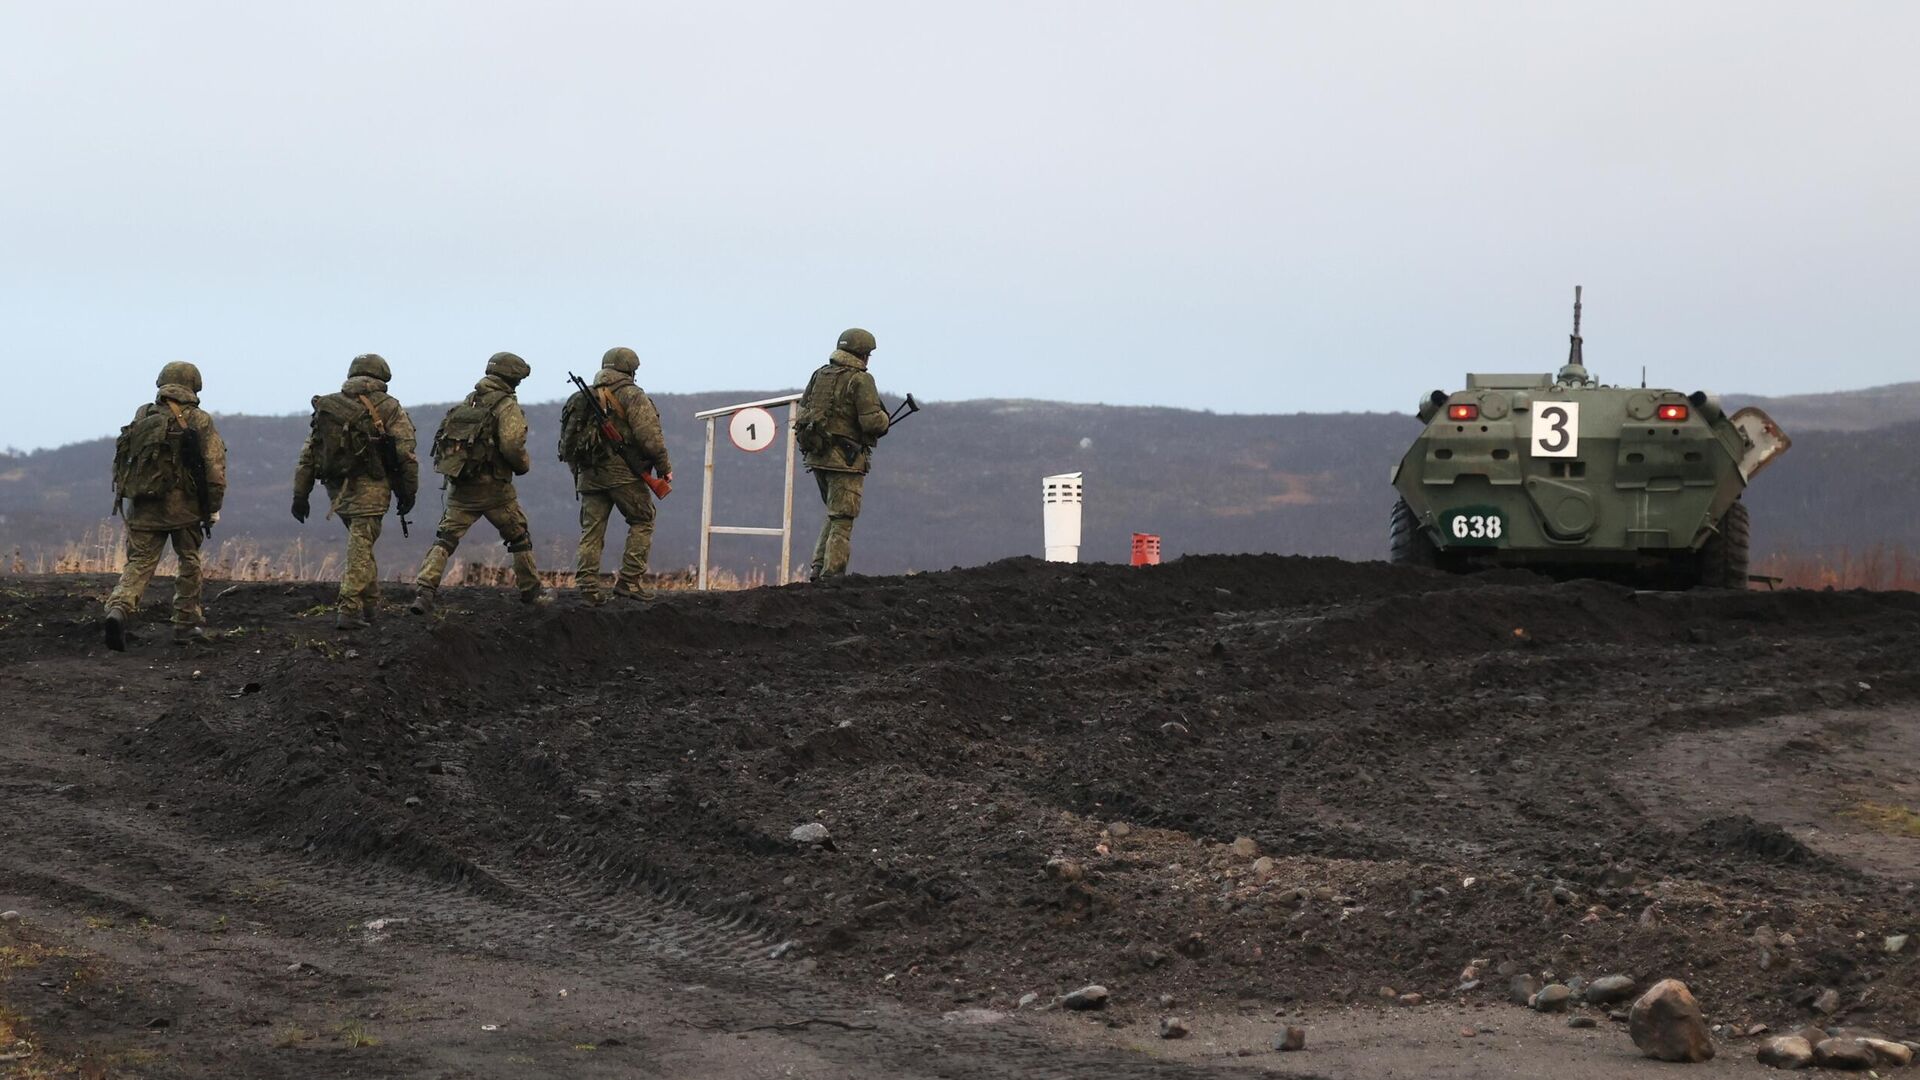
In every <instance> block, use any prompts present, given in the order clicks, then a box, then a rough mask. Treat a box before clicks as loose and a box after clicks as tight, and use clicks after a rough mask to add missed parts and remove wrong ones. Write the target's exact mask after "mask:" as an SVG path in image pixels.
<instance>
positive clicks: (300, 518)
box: [293, 495, 313, 525]
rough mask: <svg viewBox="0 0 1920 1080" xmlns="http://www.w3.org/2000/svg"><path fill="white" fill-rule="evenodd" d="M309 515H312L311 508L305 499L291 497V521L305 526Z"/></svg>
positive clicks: (298, 496) (299, 496) (303, 497)
mask: <svg viewBox="0 0 1920 1080" xmlns="http://www.w3.org/2000/svg"><path fill="white" fill-rule="evenodd" d="M311 513H313V506H312V504H310V503H308V502H307V497H306V496H305V495H295V496H294V497H293V520H295V521H297V522H299V523H300V524H302V525H305V524H306V523H307V515H309V514H311Z"/></svg>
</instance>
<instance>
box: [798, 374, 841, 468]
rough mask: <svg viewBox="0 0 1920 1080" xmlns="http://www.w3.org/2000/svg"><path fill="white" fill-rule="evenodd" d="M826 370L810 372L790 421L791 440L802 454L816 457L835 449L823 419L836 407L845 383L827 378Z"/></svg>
mask: <svg viewBox="0 0 1920 1080" xmlns="http://www.w3.org/2000/svg"><path fill="white" fill-rule="evenodd" d="M830 370H831V369H825V370H821V371H816V372H814V373H813V378H811V379H808V380H807V389H806V392H805V393H803V394H801V395H800V411H799V413H798V414H797V415H796V416H795V417H794V421H793V440H794V442H795V443H796V444H798V445H799V447H800V452H801V453H803V454H811V455H814V456H816V457H817V456H819V455H822V454H826V453H829V452H831V451H833V450H834V449H835V446H836V444H835V443H834V441H833V432H832V431H831V430H829V429H828V427H827V417H828V416H830V415H832V413H833V409H834V406H835V405H837V404H839V400H840V396H841V395H840V389H841V386H842V384H844V383H845V381H846V380H844V379H839V378H833V377H831V376H830V375H829V371H830Z"/></svg>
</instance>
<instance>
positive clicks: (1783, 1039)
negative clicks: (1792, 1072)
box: [1757, 1035, 1813, 1069]
mask: <svg viewBox="0 0 1920 1080" xmlns="http://www.w3.org/2000/svg"><path fill="white" fill-rule="evenodd" d="M1757 1056H1758V1058H1759V1061H1760V1064H1762V1065H1771V1066H1773V1067H1774V1068H1776V1069H1804V1068H1806V1067H1807V1066H1809V1065H1811V1064H1813V1046H1812V1044H1811V1043H1808V1042H1807V1040H1805V1039H1803V1038H1801V1037H1800V1036H1798V1035H1781V1036H1779V1037H1777V1038H1772V1039H1768V1040H1767V1041H1766V1042H1763V1043H1761V1044H1760V1052H1759V1054H1758V1055H1757Z"/></svg>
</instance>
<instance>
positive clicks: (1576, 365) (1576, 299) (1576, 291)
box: [1560, 285, 1593, 386]
mask: <svg viewBox="0 0 1920 1080" xmlns="http://www.w3.org/2000/svg"><path fill="white" fill-rule="evenodd" d="M1572 341H1573V346H1572V348H1570V349H1568V350H1567V363H1566V366H1565V367H1563V368H1561V369H1560V382H1561V383H1563V384H1565V385H1568V386H1587V385H1590V384H1592V382H1593V378H1592V377H1591V376H1589V375H1588V374H1587V365H1586V363H1585V362H1584V360H1583V359H1582V357H1581V355H1580V286H1578V285H1575V286H1574V287H1573V337H1572Z"/></svg>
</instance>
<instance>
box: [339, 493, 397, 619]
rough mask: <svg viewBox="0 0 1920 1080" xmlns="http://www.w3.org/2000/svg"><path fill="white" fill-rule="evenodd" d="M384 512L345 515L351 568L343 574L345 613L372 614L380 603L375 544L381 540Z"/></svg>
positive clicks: (341, 608) (348, 562)
mask: <svg viewBox="0 0 1920 1080" xmlns="http://www.w3.org/2000/svg"><path fill="white" fill-rule="evenodd" d="M385 520H386V515H384V514H356V515H354V516H352V517H342V518H341V519H340V522H341V524H343V525H345V526H346V527H347V569H346V571H345V572H344V573H342V574H341V575H340V612H341V614H343V615H364V614H370V613H371V612H372V611H373V609H375V608H377V607H379V605H380V564H379V563H377V562H375V561H374V557H373V545H374V544H375V543H377V542H379V540H380V525H381V523H382V522H383V521H385Z"/></svg>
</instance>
